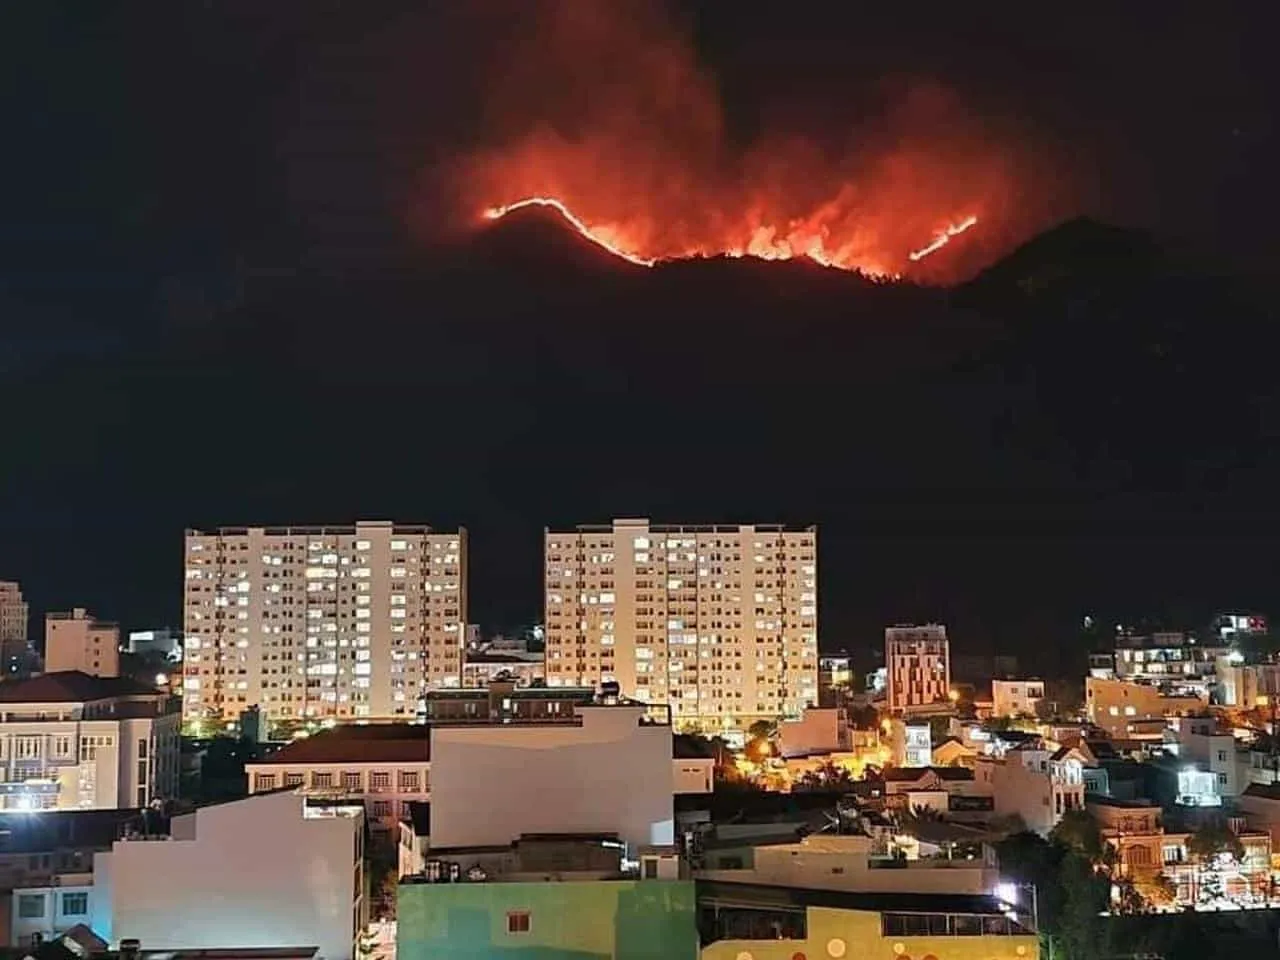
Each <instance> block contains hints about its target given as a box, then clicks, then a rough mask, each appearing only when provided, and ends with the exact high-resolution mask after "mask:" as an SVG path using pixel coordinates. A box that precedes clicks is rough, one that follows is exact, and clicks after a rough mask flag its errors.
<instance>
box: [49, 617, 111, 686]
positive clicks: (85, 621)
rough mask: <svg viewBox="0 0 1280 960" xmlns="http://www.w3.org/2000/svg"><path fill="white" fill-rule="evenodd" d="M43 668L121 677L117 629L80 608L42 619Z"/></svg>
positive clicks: (51, 671)
mask: <svg viewBox="0 0 1280 960" xmlns="http://www.w3.org/2000/svg"><path fill="white" fill-rule="evenodd" d="M44 668H45V670H46V671H47V672H49V673H62V672H64V671H67V670H78V671H80V672H81V673H87V674H90V675H91V676H95V677H118V676H120V626H119V624H115V623H109V622H107V621H105V620H98V619H97V618H96V617H94V616H93V614H91V613H89V612H88V611H87V610H85V609H84V608H83V607H76V608H75V609H74V610H72V611H70V612H68V613H49V614H46V615H45V618H44Z"/></svg>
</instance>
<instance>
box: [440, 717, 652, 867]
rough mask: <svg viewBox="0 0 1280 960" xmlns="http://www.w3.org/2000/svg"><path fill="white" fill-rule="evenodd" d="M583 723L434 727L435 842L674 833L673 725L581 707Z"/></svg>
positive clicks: (635, 842)
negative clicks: (551, 835) (529, 835)
mask: <svg viewBox="0 0 1280 960" xmlns="http://www.w3.org/2000/svg"><path fill="white" fill-rule="evenodd" d="M580 714H581V716H582V719H583V725H582V726H581V727H577V726H572V725H569V724H559V725H546V726H532V725H531V726H515V725H513V726H476V727H435V728H433V729H432V731H431V781H432V783H431V845H432V846H433V847H437V848H439V847H446V848H447V847H470V846H488V845H493V844H506V843H510V842H512V841H513V840H515V839H517V838H518V837H519V836H520V835H521V834H522V833H617V834H618V835H619V837H620V838H621V839H623V840H624V841H625V842H626V843H628V844H629V845H631V847H632V848H633V849H634V848H636V847H639V846H643V845H646V844H667V843H672V842H673V840H674V833H675V823H674V812H673V804H672V792H673V783H672V779H673V778H672V762H671V729H670V727H666V726H656V725H645V726H641V725H640V723H639V720H640V717H641V716H642V715H643V714H644V709H643V708H639V707H637V708H630V707H584V708H580Z"/></svg>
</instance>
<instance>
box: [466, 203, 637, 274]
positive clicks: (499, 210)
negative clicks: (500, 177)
mask: <svg viewBox="0 0 1280 960" xmlns="http://www.w3.org/2000/svg"><path fill="white" fill-rule="evenodd" d="M524 207H550V208H551V209H553V210H555V211H556V212H557V213H559V214H560V216H562V217H564V219H565V220H566V221H567V222H568V223H569V225H570V226H572V227H573V229H575V230H577V231H578V233H580V234H582V236H583V237H585V238H586V239H588V240H590V241H591V242H592V243H594V244H595V245H596V246H598V247H600V248H602V249H604V250H608V251H609V252H610V253H612V254H613V255H614V256H615V257H621V258H622V259H623V260H629V261H630V262H631V263H634V264H636V266H640V267H652V266H653V265H654V264H655V263H656V262H657V261H656V260H648V259H646V258H644V257H642V256H640V255H639V254H635V253H631V252H629V251H627V250H623V249H622V248H621V247H615V246H614V245H613V244H611V243H609V242H607V241H605V240H601V239H600V238H599V237H597V236H596V235H595V234H593V233H592V232H591V228H590V227H588V226H587V225H586V224H585V223H583V222H582V221H581V220H579V219H578V217H577V216H576V215H575V214H574V213H573V211H571V210H570V209H569V208H568V207H566V206H565V205H564V204H563V203H561V202H560V201H559V200H557V199H556V198H555V197H526V198H525V199H523V200H517V201H516V202H515V203H508V204H507V205H506V206H502V207H490V208H489V209H488V210H486V211H485V212H484V215H485V217H486V218H488V219H489V220H498V219H501V218H502V217H505V216H506V215H507V214H508V213H513V212H514V211H516V210H520V209H523V208H524Z"/></svg>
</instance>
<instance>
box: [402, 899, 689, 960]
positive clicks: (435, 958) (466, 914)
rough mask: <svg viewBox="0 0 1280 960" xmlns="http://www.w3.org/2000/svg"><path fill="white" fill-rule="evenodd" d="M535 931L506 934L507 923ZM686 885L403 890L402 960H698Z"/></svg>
mask: <svg viewBox="0 0 1280 960" xmlns="http://www.w3.org/2000/svg"><path fill="white" fill-rule="evenodd" d="M517 911H521V912H528V914H529V931H528V932H527V933H508V932H507V914H508V913H512V912H517ZM695 917H696V912H695V907H694V885H693V883H692V881H688V880H610V881H585V882H574V881H567V882H560V883H493V882H487V883H434V884H426V883H421V884H417V883H415V884H402V885H401V886H400V888H399V891H398V900H397V905H396V921H397V935H396V940H397V943H396V956H397V960H489V958H507V960H659V958H660V960H697V956H698V932H697V925H696V920H695Z"/></svg>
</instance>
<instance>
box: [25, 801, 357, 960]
mask: <svg viewBox="0 0 1280 960" xmlns="http://www.w3.org/2000/svg"><path fill="white" fill-rule="evenodd" d="M364 888H365V879H364V813H363V810H362V808H361V807H360V806H359V805H355V804H337V803H327V802H323V801H318V800H313V799H310V798H306V797H303V796H301V795H299V794H297V793H295V792H293V791H276V792H275V793H269V794H262V795H259V796H253V797H247V798H244V799H241V800H235V801H232V802H229V803H224V804H216V805H212V806H208V807H201V808H200V809H198V810H196V811H194V812H192V813H188V814H184V815H181V816H176V817H174V818H172V820H170V821H169V823H168V825H167V830H166V831H165V832H162V833H159V834H145V835H144V834H131V835H127V836H126V837H124V838H122V839H119V840H117V841H115V842H114V843H113V844H112V845H111V848H110V849H109V850H106V851H102V852H99V853H97V854H95V855H94V860H93V869H92V872H91V874H86V873H79V874H62V875H60V876H58V877H56V878H54V881H53V882H52V883H48V884H44V885H42V886H40V887H27V888H20V889H16V890H14V892H13V904H14V913H15V917H16V918H17V919H18V920H19V921H20V922H22V923H23V924H24V926H22V927H21V935H22V936H24V937H28V938H29V937H30V936H31V935H32V934H33V933H40V934H41V935H42V936H44V937H46V938H51V937H54V936H57V935H60V934H63V933H65V932H66V931H65V929H60V928H61V926H62V925H63V924H70V923H72V921H75V925H78V924H84V925H85V926H87V927H89V928H90V929H91V930H92V931H93V932H94V933H95V934H97V935H98V936H100V937H101V938H102V939H103V940H104V941H106V942H107V943H111V944H118V943H122V942H124V941H127V940H137V941H140V942H142V943H145V944H147V945H148V948H149V949H153V950H190V949H209V950H215V949H225V948H235V947H239V948H244V949H267V948H280V949H284V948H295V947H299V946H310V947H311V949H312V950H314V951H317V952H318V953H319V954H320V955H321V956H324V957H326V958H329V960H352V958H354V957H355V956H356V953H357V939H358V937H359V935H360V934H361V933H362V932H363V930H364V929H365V927H366V925H367V923H368V916H367V909H366V905H365V903H366V901H365V896H364ZM36 926H39V929H33V928H34V927H36ZM17 933H18V931H16V930H15V935H17Z"/></svg>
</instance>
